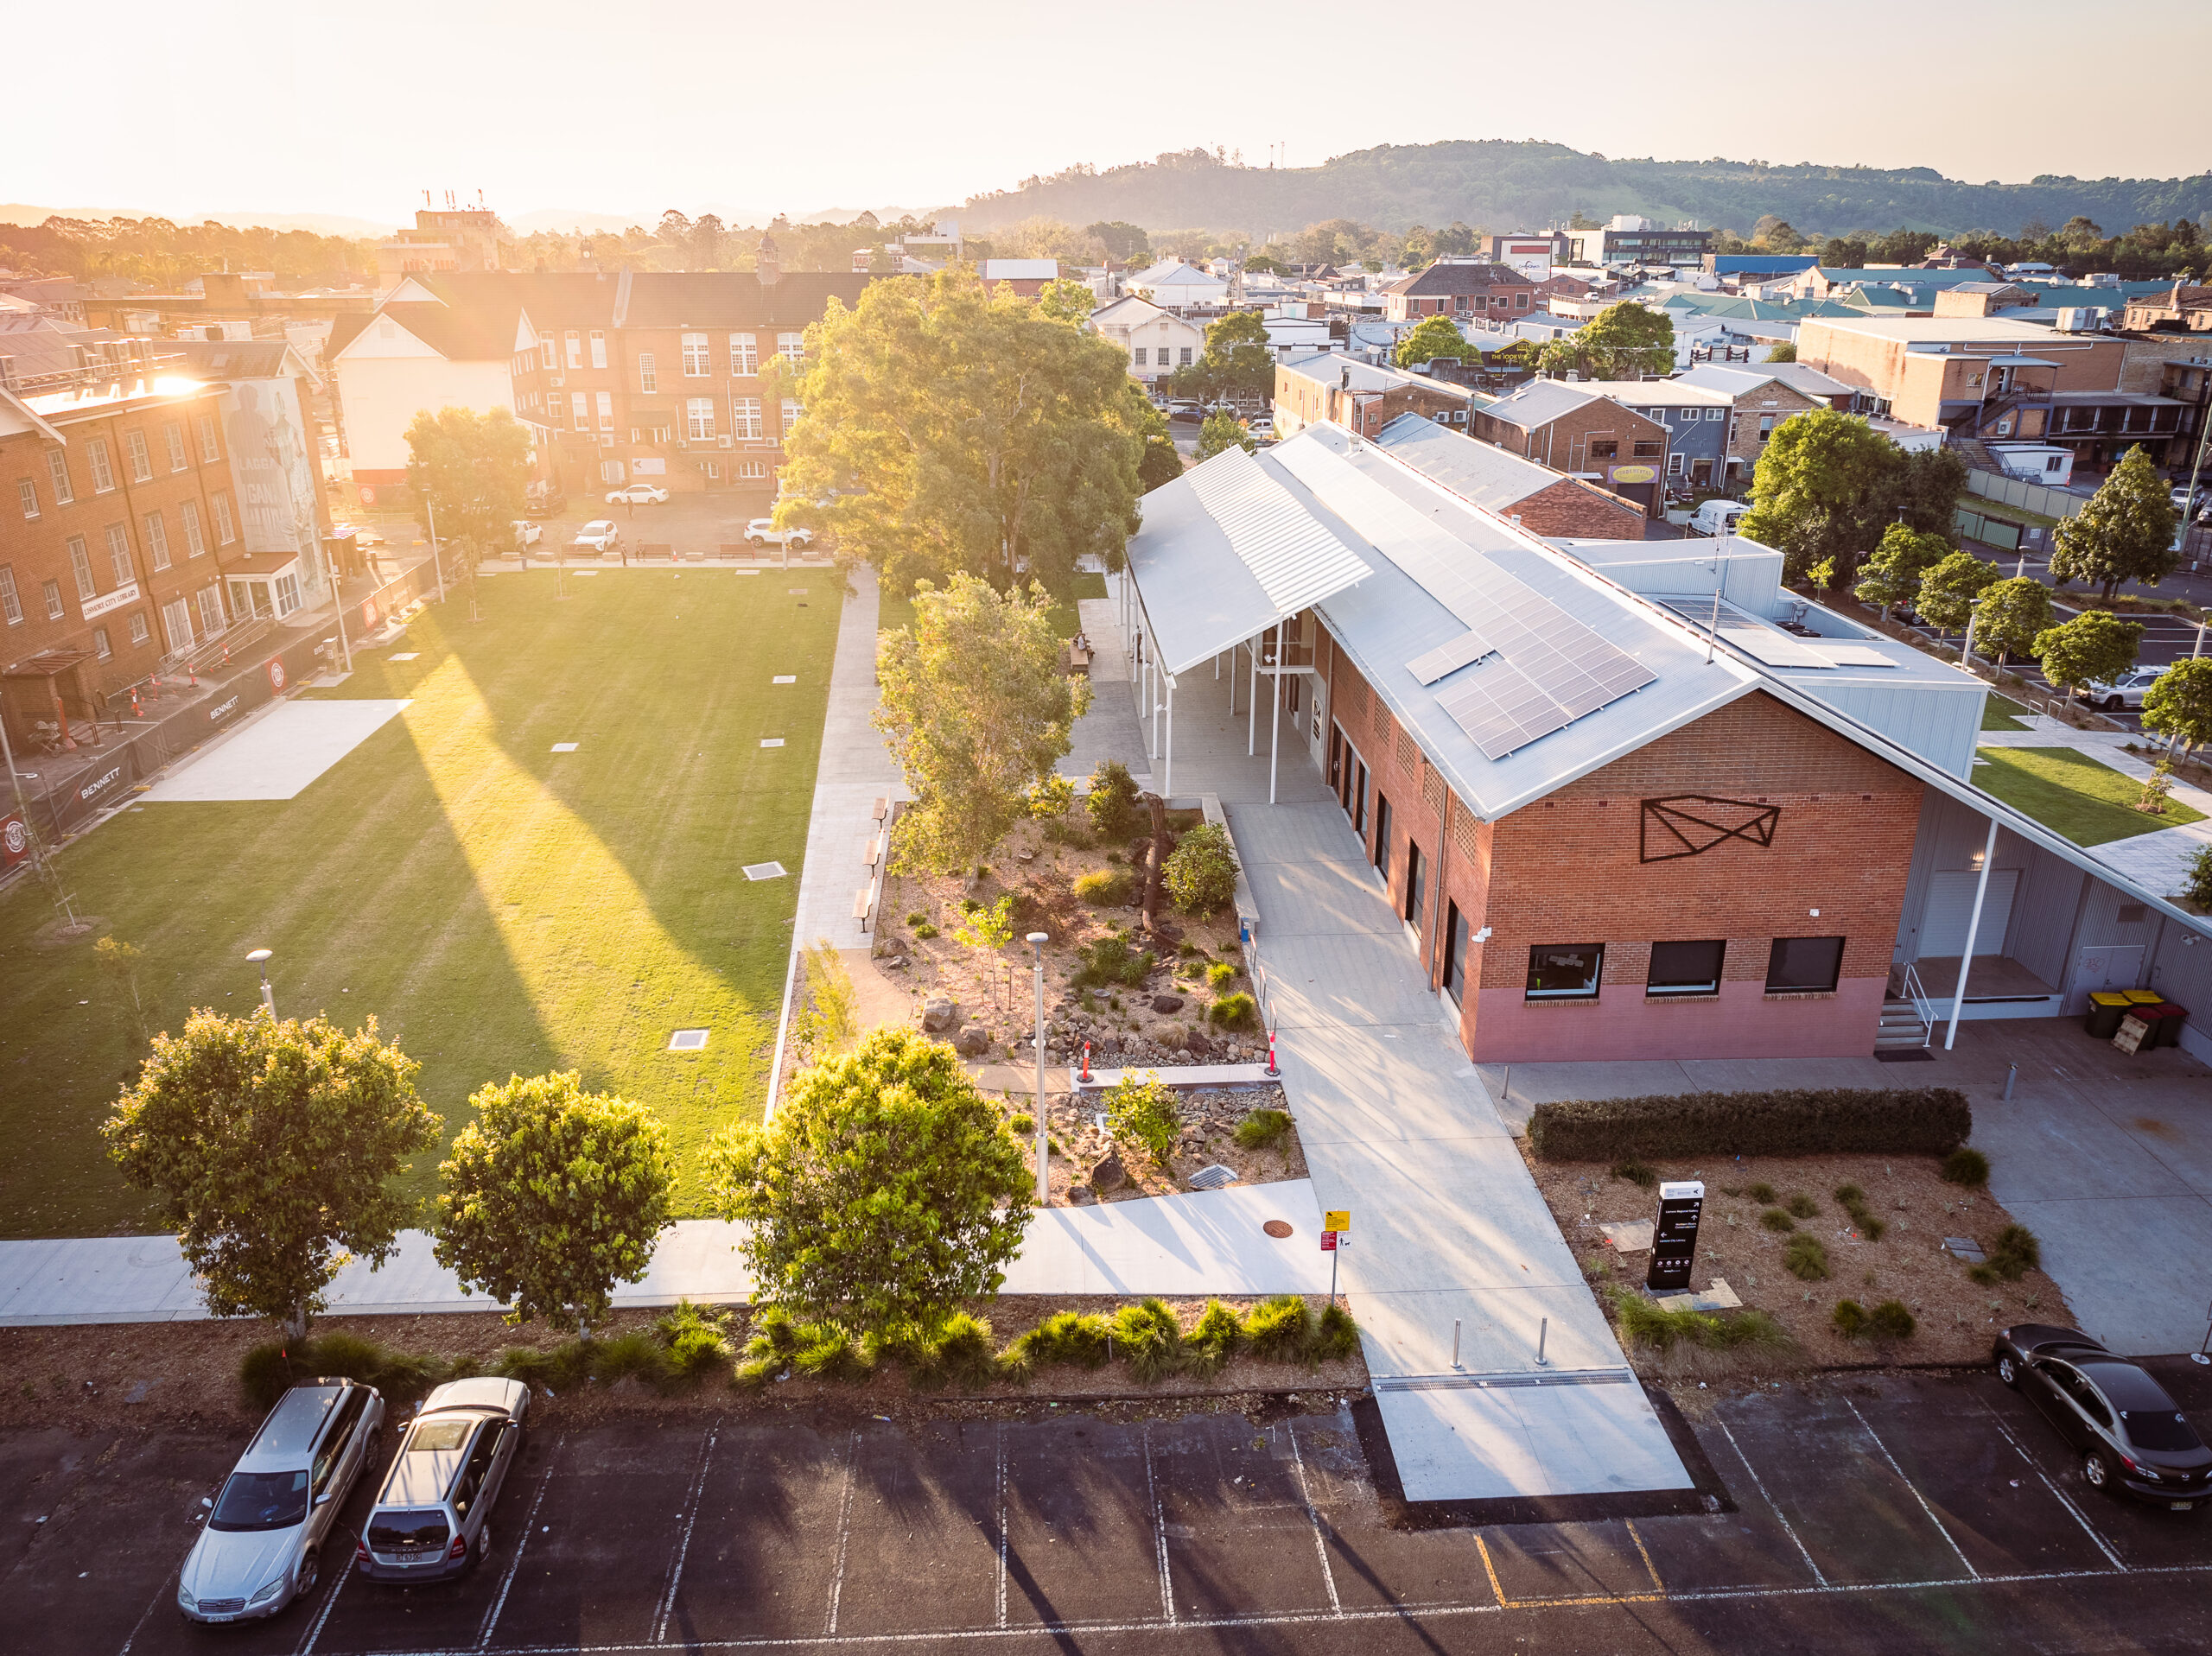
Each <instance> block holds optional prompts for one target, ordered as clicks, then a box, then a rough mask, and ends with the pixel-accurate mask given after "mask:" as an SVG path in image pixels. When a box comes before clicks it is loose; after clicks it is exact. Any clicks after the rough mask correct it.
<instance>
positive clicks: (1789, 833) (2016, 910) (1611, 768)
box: [1125, 420, 2212, 1063]
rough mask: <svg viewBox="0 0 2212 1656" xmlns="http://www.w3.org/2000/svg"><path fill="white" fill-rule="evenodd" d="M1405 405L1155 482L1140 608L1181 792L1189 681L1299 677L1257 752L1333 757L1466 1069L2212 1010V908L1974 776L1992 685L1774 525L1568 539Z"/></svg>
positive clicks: (1151, 695) (1142, 665)
mask: <svg viewBox="0 0 2212 1656" xmlns="http://www.w3.org/2000/svg"><path fill="white" fill-rule="evenodd" d="M1400 425H1401V426H1402V427H1403V428H1406V429H1407V431H1408V437H1407V440H1406V441H1402V442H1393V441H1381V442H1371V441H1362V440H1360V439H1358V438H1356V437H1354V436H1353V435H1351V434H1350V433H1349V432H1346V431H1344V430H1342V429H1340V428H1336V427H1334V426H1331V425H1325V424H1321V425H1315V426H1313V427H1312V428H1309V429H1307V430H1306V431H1304V432H1302V433H1300V435H1297V436H1295V437H1294V438H1291V439H1289V440H1288V441H1285V442H1283V443H1281V444H1279V445H1278V446H1277V447H1274V448H1272V449H1268V450H1265V451H1262V453H1260V454H1254V455H1248V454H1244V453H1243V451H1242V450H1234V449H1232V450H1230V451H1228V452H1227V453H1225V454H1222V455H1219V456H1217V457H1215V458H1214V459H1212V460H1209V461H1207V462H1205V464H1204V465H1202V466H1198V467H1196V468H1194V469H1192V471H1190V472H1188V473H1185V474H1184V476H1183V477H1181V478H1180V479H1177V480H1175V481H1174V482H1172V483H1169V484H1166V485H1163V486H1162V487H1160V488H1159V489H1156V490H1154V492H1153V493H1152V494H1151V495H1150V496H1148V497H1147V500H1146V510H1145V522H1144V525H1143V528H1142V529H1141V530H1140V532H1139V533H1138V534H1137V535H1136V536H1135V537H1134V538H1133V539H1132V541H1131V542H1130V545H1129V568H1130V572H1131V582H1130V586H1129V587H1128V592H1127V595H1126V599H1125V604H1126V610H1125V613H1126V614H1127V615H1128V619H1129V622H1130V624H1131V625H1132V626H1133V628H1134V630H1135V633H1136V635H1137V637H1138V638H1139V640H1140V647H1139V651H1138V657H1139V665H1138V668H1137V669H1136V672H1137V685H1136V688H1137V694H1138V697H1139V712H1140V715H1141V720H1142V721H1143V723H1144V726H1145V727H1146V729H1147V743H1148V747H1149V751H1150V752H1151V756H1152V758H1153V763H1154V773H1155V775H1157V776H1158V777H1160V787H1161V790H1162V791H1163V792H1166V793H1169V794H1173V791H1174V789H1175V785H1176V784H1175V766H1174V745H1173V744H1174V724H1175V719H1176V700H1177V697H1176V691H1177V688H1178V682H1179V681H1180V682H1181V685H1182V688H1183V692H1184V700H1185V704H1186V707H1187V705H1188V703H1189V701H1191V700H1192V697H1193V696H1194V695H1201V694H1203V695H1208V696H1209V697H1210V696H1211V695H1213V694H1217V692H1216V691H1215V688H1214V676H1213V672H1211V671H1210V670H1209V669H1210V668H1213V669H1225V670H1224V671H1223V672H1222V676H1223V677H1224V679H1226V680H1227V681H1229V682H1233V683H1236V684H1239V685H1241V684H1243V682H1245V680H1246V677H1247V676H1248V675H1249V676H1250V677H1252V678H1253V679H1254V680H1255V682H1257V683H1259V684H1260V685H1262V686H1264V687H1267V688H1263V689H1262V691H1261V693H1260V695H1259V697H1258V698H1257V701H1255V704H1253V705H1252V706H1251V707H1250V708H1249V715H1250V717H1251V719H1252V720H1253V733H1252V737H1251V739H1252V741H1253V742H1254V744H1255V746H1257V747H1259V748H1261V749H1262V751H1266V750H1267V745H1268V743H1269V741H1270V739H1271V738H1270V734H1269V733H1270V731H1271V730H1272V731H1274V732H1275V735H1274V738H1273V739H1274V744H1275V746H1274V749H1273V752H1272V755H1271V761H1270V762H1271V764H1272V765H1274V767H1275V773H1276V774H1280V773H1281V770H1282V769H1283V768H1285V767H1288V766H1293V765H1312V766H1313V767H1314V769H1315V771H1318V772H1319V775H1320V776H1321V777H1324V778H1325V779H1326V782H1327V784H1328V785H1329V786H1330V788H1331V789H1332V791H1333V792H1334V793H1335V795H1336V797H1337V800H1338V803H1339V805H1340V807H1341V808H1342V809H1343V812H1344V821H1345V823H1346V825H1347V827H1348V829H1349V831H1350V835H1351V841H1356V844H1357V855H1359V856H1360V857H1361V858H1362V859H1363V861H1365V862H1366V863H1367V864H1368V865H1369V866H1370V867H1371V868H1372V870H1373V878H1374V880H1375V884H1376V891H1377V892H1378V894H1379V895H1380V896H1381V897H1382V898H1383V900H1385V901H1387V902H1388V903H1389V904H1390V906H1391V908H1392V909H1393V910H1394V911H1395V913H1396V914H1397V915H1398V916H1399V917H1400V918H1401V920H1402V923H1403V935H1404V947H1405V948H1406V949H1408V951H1410V953H1411V954H1412V955H1413V956H1414V958H1415V959H1416V960H1417V961H1419V962H1420V963H1421V967H1422V968H1423V969H1424V970H1425V972H1426V973H1427V978H1428V981H1429V983H1430V985H1431V987H1432V988H1433V990H1434V992H1435V993H1436V994H1437V996H1438V998H1439V1001H1440V1005H1441V1006H1442V1008H1443V1009H1444V1011H1445V1013H1446V1017H1447V1018H1449V1019H1450V1020H1451V1022H1452V1026H1453V1027H1454V1028H1455V1030H1456V1031H1457V1032H1458V1035H1459V1040H1460V1042H1461V1044H1462V1045H1463V1046H1464V1047H1465V1050H1466V1052H1467V1053H1468V1055H1469V1056H1470V1057H1471V1058H1474V1059H1477V1060H1479V1061H1485V1062H1500V1063H1519V1062H1530V1063H1534V1062H1543V1061H1557V1060H1565V1059H1580V1060H1591V1059H1643V1058H1673V1059H1694V1058H1722V1057H1728V1058H1742V1057H1781V1058H1803V1057H1820V1056H1853V1055H1860V1056H1863V1055H1866V1054H1867V1053H1870V1052H1874V1051H1877V1050H1891V1049H1892V1048H1894V1049H1897V1050H1900V1051H1903V1050H1910V1049H1916V1048H1917V1047H1919V1046H1921V1045H1923V1044H1926V1043H1929V1042H1940V1041H1942V1040H1943V1039H1945V1038H1946V1033H1947V1029H1948V1027H1949V1026H1950V1025H1951V1024H1952V1022H1953V1020H1955V1019H1964V1018H2018V1017H2048V1016H2056V1015H2058V1014H2060V1013H2062V1012H2078V1011H2079V1010H2081V1009H2082V1006H2083V1004H2084V1003H2085V1001H2086V998H2087V996H2088V993H2091V992H2092V991H2093V990H2101V989H2106V988H2110V987H2122V988H2132V987H2140V986H2142V985H2145V984H2148V985H2150V986H2151V987H2155V988H2157V989H2158V990H2159V991H2161V992H2162V993H2165V994H2167V995H2169V996H2171V998H2173V999H2177V1000H2180V1001H2181V1002H2182V1003H2183V1004H2184V1005H2194V1004H2203V1002H2202V991H2203V990H2205V989H2207V988H2212V964H2203V963H2200V958H2199V957H2208V951H2206V950H2204V949H2193V948H2190V947H2189V945H2192V944H2194V943H2196V942H2202V940H2203V939H2204V938H2205V937H2206V936H2212V923H2208V922H2207V921H2206V920H2204V919H2203V918H2202V917H2198V916H2196V915H2193V914H2191V913H2190V912H2189V911H2188V910H2185V909H2183V907H2182V906H2181V905H2180V904H2177V903H2176V902H2173V901H2171V900H2170V899H2168V898H2164V897H2163V896H2161V895H2160V894H2158V892H2156V891H2150V890H2147V889H2145V887H2144V886H2143V885H2141V884H2139V883H2138V882H2136V881H2134V880H2133V879H2131V878H2130V877H2128V876H2125V875H2122V874H2120V873H2119V872H2115V871H2114V870H2113V868H2112V867H2110V866H2107V865H2105V864H2103V863H2101V862H2100V861H2098V860H2096V859H2095V858H2094V857H2093V856H2092V855H2091V854H2090V853H2088V852H2086V851H2084V850H2082V848H2081V847H2077V846H2075V845H2073V844H2071V843H2070V842H2069V841H2065V840H2063V838H2061V837H2060V836H2058V835H2057V834H2055V833H2053V832H2052V831H2051V830H2050V829H2048V828H2044V827H2043V826H2042V825H2041V824H2039V823H2037V822H2034V821H2032V820H2031V819H2029V818H2026V817H2024V816H2022V815H2019V814H2018V812H2016V811H2014V810H2013V809H2012V808H2011V807H2009V806H2007V805H2005V803H2003V802H2001V801H1999V800H1998V799H1996V798H1995V797H1993V796H1991V795H1988V794H1986V793H1984V792H1983V791H1981V790H1980V789H1979V788H1977V787H1976V786H1975V785H1974V782H1973V780H1972V777H1973V765H1974V745H1975V741H1976V739H1977V733H1978V731H1979V729H1980V719H1981V714H1982V707H1983V701H1984V698H1985V695H1986V687H1985V686H1984V685H1983V684H1982V683H1981V682H1980V681H1979V680H1978V679H1974V678H1972V677H1970V676H1967V675H1966V674H1964V673H1961V672H1960V671H1958V670H1957V669H1954V668H1951V667H1948V666H1947V665H1945V664H1943V663H1940V662H1936V661H1935V660H1933V659H1931V658H1929V657H1926V656H1924V655H1923V654H1921V653H1920V652H1918V651H1916V650H1912V649H1911V648H1910V647H1909V646H1907V645H1904V644H1900V643H1898V642H1897V641H1896V640H1894V639H1891V638H1886V637H1885V636H1884V635H1881V634H1879V633H1876V632H1873V631H1870V630H1869V629H1866V628H1864V627H1861V626H1859V625H1857V624H1856V623H1854V622H1852V621H1850V620H1848V619H1846V618H1845V617H1843V616H1840V615H1838V614H1836V613H1834V612H1830V611H1827V610H1825V609H1823V608H1821V606H1818V605H1815V604H1813V603H1811V602H1809V601H1808V600H1805V599H1802V598H1799V597H1797V596H1796V595H1794V594H1792V593H1789V592H1788V591H1787V590H1786V589H1784V588H1783V586H1782V584H1781V563H1782V559H1781V555H1780V554H1779V553H1777V552H1775V551H1773V550H1771V549H1768V548H1765V547H1762V546H1759V545H1758V544H1756V543H1754V542H1749V541H1745V540H1742V539H1740V538H1738V539H1735V540H1732V541H1729V542H1719V543H1716V542H1688V543H1685V542H1643V541H1640V540H1618V541H1588V540H1578V539H1572V538H1567V539H1561V540H1559V541H1556V542H1554V541H1548V540H1545V539H1543V538H1540V537H1539V536H1535V535H1533V534H1531V533H1529V530H1528V529H1527V527H1526V526H1525V524H1522V525H1516V524H1515V523H1512V522H1511V521H1510V519H1508V518H1505V517H1500V516H1498V515H1497V513H1495V512H1494V511H1488V510H1486V509H1484V507H1483V506H1481V505H1480V504H1477V503H1476V502H1474V501H1472V500H1471V499H1469V498H1467V497H1465V495H1463V494H1461V493H1459V492H1458V491H1456V490H1455V489H1453V488H1452V487H1451V486H1449V485H1447V484H1446V483H1445V482H1444V481H1442V480H1441V478H1440V475H1439V473H1438V472H1437V471H1436V470H1435V469H1434V468H1433V466H1432V464H1431V458H1432V456H1433V455H1435V454H1450V453H1452V452H1453V451H1454V450H1455V449H1456V447H1459V446H1460V445H1459V439H1457V438H1456V437H1454V436H1452V435H1451V434H1449V433H1446V432H1442V431H1438V430H1435V429H1434V428H1433V427H1427V428H1424V427H1423V425H1422V422H1417V421H1413V420H1405V421H1402V422H1400ZM1392 435H1395V428H1394V432H1393V434H1392ZM1260 704H1271V707H1269V709H1268V711H1267V712H1266V714H1265V715H1264V716H1263V714H1262V706H1261V705H1260ZM1207 706H1208V713H1209V716H1211V701H1210V700H1209V701H1208V704H1207ZM1275 709H1279V710H1280V723H1279V724H1277V723H1276V722H1275V720H1276V713H1275V711H1274V710H1275ZM1264 809H1265V808H1264V807H1262V806H1258V805H1251V806H1243V807H1240V808H1238V809H1237V810H1236V812H1234V813H1232V819H1231V826H1232V828H1234V829H1235V830H1236V832H1238V833H1240V834H1241V833H1243V832H1246V831H1248V828H1249V827H1250V826H1252V824H1251V823H1250V821H1249V816H1250V815H1251V814H1256V813H1258V812H1261V811H1262V810H1264ZM1350 852H1351V842H1350V841H1348V842H1347V845H1346V847H1345V851H1344V852H1343V853H1339V852H1336V851H1332V850H1325V849H1323V848H1321V847H1316V848H1315V850H1314V853H1313V854H1316V855H1339V854H1348V853H1350ZM1254 945H1255V947H1254V954H1255V964H1256V968H1257V970H1258V972H1259V973H1260V974H1262V975H1263V976H1264V974H1265V973H1266V972H1267V970H1268V959H1269V955H1268V939H1267V937H1266V936H1265V934H1264V931H1262V932H1260V933H1259V934H1258V935H1256V936H1255V939H1254ZM2192 994H2196V995H2198V997H2199V999H2197V1000H2196V1001H2192V1000H2191V999H2190V996H2191V995H2192ZM2183 1041H2184V1043H2186V1044H2190V1045H2191V1046H2192V1048H2193V1049H2194V1050H2198V1051H2199V1052H2200V1053H2212V1043H2207V1042H2206V1041H2205V1039H2204V1037H2201V1036H2198V1035H2196V1033H2195V1032H2194V1031H2193V1030H2191V1029H2186V1028H2185V1029H2184V1031H2183Z"/></svg>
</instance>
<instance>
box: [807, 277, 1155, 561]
mask: <svg viewBox="0 0 2212 1656" xmlns="http://www.w3.org/2000/svg"><path fill="white" fill-rule="evenodd" d="M1129 392H1130V381H1129V378H1128V357H1127V355H1126V354H1125V353H1124V352H1122V351H1121V350H1120V349H1119V348H1118V347H1116V346H1113V345H1111V344H1109V342H1107V341H1106V340H1104V339H1101V338H1099V337H1098V336H1097V335H1096V334H1095V333H1090V332H1088V331H1086V330H1084V329H1082V328H1077V327H1069V326H1068V325H1067V324H1066V323H1065V322H1058V321H1054V320H1052V318H1050V317H1049V316H1046V315H1044V314H1040V312H1039V308H1037V307H1036V306H1034V305H1032V304H1031V303H1029V302H1028V301H1027V300H1023V299H1018V298H1016V297H1014V295H1012V294H1011V293H1005V294H1000V295H991V294H987V293H985V292H984V291H983V286H982V282H981V281H980V280H978V279H977V277H976V274H975V272H974V271H973V270H970V269H968V268H967V267H964V266H962V267H956V268H954V269H950V270H944V271H940V272H939V273H938V274H937V275H935V276H929V277H919V276H916V277H902V278H900V279H899V280H896V281H889V282H872V283H870V284H869V286H868V289H867V290H866V291H865V292H864V293H863V294H862V295H861V299H860V302H859V304H858V306H857V307H855V308H853V309H850V310H848V309H846V308H844V307H843V306H842V305H841V304H838V303H836V301H832V302H831V304H830V306H829V310H828V312H827V314H825V315H824V316H823V320H821V321H820V322H818V323H816V324H815V325H814V326H812V327H810V328H809V329H808V330H807V354H806V365H805V368H804V371H803V373H802V374H801V375H800V376H799V378H798V384H797V389H796V392H795V395H796V396H797V397H798V399H799V402H800V403H801V406H802V407H803V408H804V410H805V412H804V414H803V415H801V416H800V417H799V421H798V426H797V428H796V429H794V430H793V431H792V433H791V435H790V436H789V437H787V438H786V439H785V449H786V452H787V453H788V454H790V456H791V460H790V463H789V464H788V465H786V466H785V468H784V473H783V487H784V498H783V500H782V501H781V503H780V504H779V505H778V507H777V509H776V517H777V521H778V523H788V524H803V525H804V526H806V527H808V528H811V529H814V530H817V531H824V530H826V531H829V532H832V533H834V535H835V537H836V546H837V549H838V555H839V556H840V557H841V558H843V559H860V558H865V559H868V560H869V561H871V562H874V564H875V565H876V567H877V568H879V569H880V571H881V572H882V574H883V577H884V579H885V581H886V582H887V584H888V585H889V586H890V587H893V589H895V590H901V591H903V590H905V589H906V588H907V587H911V586H912V583H913V581H915V580H916V579H918V578H920V577H923V576H927V577H928V578H930V579H931V580H933V581H939V582H943V581H945V580H947V579H948V578H950V576H951V575H952V574H956V573H960V572H964V573H967V574H979V575H988V577H989V578H990V579H991V580H992V581H995V582H996V583H997V584H998V585H1000V586H1001V587H1004V586H1008V585H1011V584H1012V583H1013V582H1014V581H1015V580H1016V579H1017V578H1018V576H1019V574H1020V572H1021V571H1022V570H1023V569H1024V568H1027V571H1028V573H1029V574H1030V575H1031V576H1033V578H1035V579H1037V580H1039V581H1043V582H1044V583H1045V585H1046V587H1047V588H1049V589H1050V590H1052V591H1053V592H1057V593H1065V592H1066V591H1067V590H1068V589H1069V587H1070V586H1071V584H1072V582H1073V580H1074V574H1075V568H1076V563H1077V560H1078V559H1079V558H1080V557H1082V556H1083V555H1084V554H1085V553H1094V552H1095V553H1097V554H1100V555H1102V556H1103V557H1104V558H1105V560H1106V562H1107V563H1108V566H1109V568H1112V567H1116V566H1117V564H1118V561H1119V559H1120V558H1121V556H1122V547H1123V545H1124V543H1125V542H1127V540H1128V535H1129V532H1130V530H1131V529H1132V528H1133V527H1134V525H1135V506H1136V497H1137V461H1138V457H1139V454H1140V452H1141V448H1142V446H1143V445H1142V442H1141V427H1140V423H1139V421H1138V418H1137V416H1136V413H1135V409H1134V407H1133V406H1132V403H1131V398H1130V395H1129Z"/></svg>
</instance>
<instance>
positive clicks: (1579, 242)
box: [1560, 213, 1713, 264]
mask: <svg viewBox="0 0 2212 1656" xmlns="http://www.w3.org/2000/svg"><path fill="white" fill-rule="evenodd" d="M1560 234H1562V235H1563V236H1565V237H1566V238H1567V242H1568V244H1569V245H1570V246H1571V247H1572V248H1573V257H1574V258H1575V260H1576V262H1577V263H1582V264H1702V263H1704V262H1705V259H1706V257H1707V255H1708V254H1710V253H1711V252H1712V251H1713V232H1711V231H1709V230H1700V229H1698V228H1697V227H1696V226H1694V225H1680V226H1677V227H1676V228H1675V229H1672V230H1667V229H1662V228H1661V227H1660V225H1658V224H1657V223H1656V222H1655V221H1654V220H1652V219H1642V218H1638V217H1637V215H1636V214H1634V213H1616V214H1614V215H1613V219H1612V221H1611V223H1610V224H1608V225H1605V228H1603V229H1602V230H1568V231H1562V232H1560Z"/></svg>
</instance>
